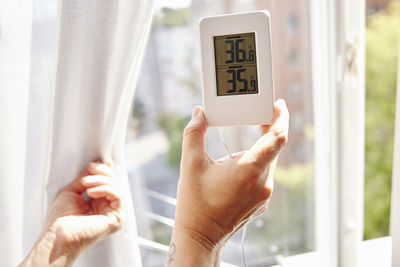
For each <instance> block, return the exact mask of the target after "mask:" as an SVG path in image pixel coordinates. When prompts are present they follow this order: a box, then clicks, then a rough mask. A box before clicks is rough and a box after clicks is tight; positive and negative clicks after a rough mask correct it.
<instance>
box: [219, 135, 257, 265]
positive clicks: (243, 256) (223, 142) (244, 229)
mask: <svg viewBox="0 0 400 267" xmlns="http://www.w3.org/2000/svg"><path fill="white" fill-rule="evenodd" d="M219 138H220V140H221V142H222V144H223V145H224V147H225V149H226V152H227V153H228V155H229V157H230V158H232V153H231V150H230V149H229V146H228V144H227V143H226V141H225V139H224V135H223V133H222V128H219ZM251 217H252V216H250V218H251ZM250 218H248V219H247V220H246V221H244V222H242V223H244V227H243V232H242V260H243V266H244V267H247V264H246V255H245V251H244V239H245V238H246V231H247V222H248V221H249V220H250ZM241 225H242V224H241Z"/></svg>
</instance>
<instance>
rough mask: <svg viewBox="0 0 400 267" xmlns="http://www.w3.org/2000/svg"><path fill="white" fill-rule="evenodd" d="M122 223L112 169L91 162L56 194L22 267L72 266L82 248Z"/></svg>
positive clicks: (119, 197)
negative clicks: (36, 239)
mask: <svg viewBox="0 0 400 267" xmlns="http://www.w3.org/2000/svg"><path fill="white" fill-rule="evenodd" d="M84 192H86V194H87V196H89V198H90V199H89V200H88V201H86V200H85V198H84V197H83V195H82V194H83V193H84ZM122 221H123V220H122V205H121V194H120V190H119V187H118V185H117V181H116V177H115V174H114V172H113V170H112V169H111V168H110V166H109V165H105V164H101V163H98V162H91V163H89V164H88V165H87V168H86V170H85V171H83V172H82V173H81V174H80V175H78V177H77V178H76V179H75V180H74V181H72V182H71V183H70V184H69V185H67V186H66V187H65V188H64V189H62V190H61V191H60V192H59V194H58V195H57V197H56V199H55V201H54V203H53V204H52V206H51V207H50V210H49V211H48V214H47V217H46V220H45V224H44V228H43V232H42V234H41V235H40V237H39V239H38V241H37V243H36V244H35V246H34V248H33V249H32V251H31V252H30V254H29V255H28V257H27V258H26V259H25V260H24V262H23V263H22V264H21V266H50V265H51V266H71V265H72V263H73V262H74V260H75V259H76V258H77V257H78V255H79V254H80V253H81V252H82V251H83V250H84V249H85V248H87V247H89V246H90V245H92V244H94V243H95V242H97V241H99V240H101V239H103V238H105V237H106V236H108V235H109V234H111V233H113V232H115V231H117V230H118V229H120V228H121V226H122Z"/></svg>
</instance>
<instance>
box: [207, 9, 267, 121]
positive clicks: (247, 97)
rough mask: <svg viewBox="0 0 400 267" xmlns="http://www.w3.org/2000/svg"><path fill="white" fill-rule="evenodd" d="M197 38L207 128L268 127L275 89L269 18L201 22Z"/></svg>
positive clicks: (247, 15)
mask: <svg viewBox="0 0 400 267" xmlns="http://www.w3.org/2000/svg"><path fill="white" fill-rule="evenodd" d="M200 38H201V56H202V74H203V104H204V111H205V115H206V119H207V123H208V125H209V126H233V125H263V124H268V123H270V121H271V119H272V113H273V105H274V84H273V72H272V45H271V28H270V15H269V13H268V12H267V11H255V12H249V13H240V14H232V15H223V16H216V17H207V18H203V19H201V20H200Z"/></svg>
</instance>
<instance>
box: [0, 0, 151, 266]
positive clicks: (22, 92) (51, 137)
mask: <svg viewBox="0 0 400 267" xmlns="http://www.w3.org/2000/svg"><path fill="white" fill-rule="evenodd" d="M151 17H152V1H149V0H119V1H118V0H113V1H109V0H85V1H83V0H52V1H50V0H13V1H9V0H0V211H1V214H2V216H0V227H1V228H0V229H1V230H2V233H3V234H2V237H1V238H0V251H1V252H0V253H1V255H2V263H1V265H3V264H4V266H15V265H16V264H17V263H18V262H20V261H21V260H22V258H23V257H24V256H25V255H26V254H27V253H28V251H29V250H30V248H31V247H32V245H33V243H34V241H35V239H36V238H37V236H38V234H39V232H40V230H41V225H42V222H43V219H44V216H45V214H46V211H47V208H48V207H49V205H50V204H51V203H52V201H53V199H54V197H55V195H56V194H57V192H58V191H59V190H60V189H61V188H62V187H63V186H65V185H66V184H67V183H69V182H70V181H71V180H72V179H73V178H74V177H75V176H76V175H77V174H78V173H79V172H80V171H81V170H82V169H83V168H84V166H85V165H86V163H87V162H88V161H91V160H95V159H103V160H109V159H110V158H112V159H113V160H114V162H115V165H116V168H117V171H118V174H119V179H121V182H122V183H123V184H125V185H126V186H123V188H125V190H126V192H124V201H125V204H126V223H125V226H124V228H123V229H122V230H121V231H119V232H118V233H116V234H115V235H113V236H111V237H110V238H108V239H106V240H104V241H103V242H101V243H99V244H97V245H96V246H94V247H93V248H91V249H89V250H88V251H87V252H85V254H84V255H82V256H81V257H80V258H79V260H78V263H77V264H76V265H77V266H135V265H136V266H140V265H141V261H140V254H139V248H138V246H137V242H136V225H135V218H134V212H133V206H132V201H131V196H130V192H129V186H128V181H127V175H126V171H125V165H124V143H125V132H126V124H127V118H128V114H129V110H130V105H131V102H132V98H133V91H134V88H135V82H136V80H137V76H138V73H139V72H138V71H139V67H140V62H141V59H142V55H143V50H144V46H145V42H146V39H147V35H148V31H149V29H150V23H151Z"/></svg>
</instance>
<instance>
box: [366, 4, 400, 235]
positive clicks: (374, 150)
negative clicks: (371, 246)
mask: <svg viewBox="0 0 400 267" xmlns="http://www.w3.org/2000/svg"><path fill="white" fill-rule="evenodd" d="M399 32H400V1H392V4H391V5H390V6H389V7H388V9H387V10H385V11H381V12H378V13H375V14H373V15H371V16H369V17H368V20H367V30H366V121H365V217H364V238H365V239H371V238H376V237H380V236H385V235H388V232H389V219H390V193H391V178H392V160H393V137H394V116H395V95H396V77H397V54H398V38H399Z"/></svg>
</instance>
